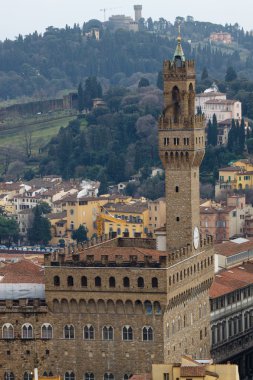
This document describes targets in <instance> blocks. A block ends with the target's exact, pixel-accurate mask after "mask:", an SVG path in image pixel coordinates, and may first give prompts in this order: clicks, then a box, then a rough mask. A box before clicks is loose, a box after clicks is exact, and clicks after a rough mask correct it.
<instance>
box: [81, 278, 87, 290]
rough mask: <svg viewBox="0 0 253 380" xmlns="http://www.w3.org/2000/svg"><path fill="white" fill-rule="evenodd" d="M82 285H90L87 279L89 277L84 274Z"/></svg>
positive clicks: (84, 286)
mask: <svg viewBox="0 0 253 380" xmlns="http://www.w3.org/2000/svg"><path fill="white" fill-rule="evenodd" d="M81 286H82V287H83V288H86V287H87V286H88V280H87V277H86V276H82V277H81Z"/></svg>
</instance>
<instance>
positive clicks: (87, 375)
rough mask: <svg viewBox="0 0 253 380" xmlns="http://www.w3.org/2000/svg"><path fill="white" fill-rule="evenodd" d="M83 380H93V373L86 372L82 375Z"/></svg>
mask: <svg viewBox="0 0 253 380" xmlns="http://www.w3.org/2000/svg"><path fill="white" fill-rule="evenodd" d="M84 380H95V376H94V373H93V372H86V373H85V375H84Z"/></svg>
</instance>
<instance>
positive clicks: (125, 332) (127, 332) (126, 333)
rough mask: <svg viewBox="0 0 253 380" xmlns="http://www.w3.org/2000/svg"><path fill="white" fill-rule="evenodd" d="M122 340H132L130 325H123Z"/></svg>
mask: <svg viewBox="0 0 253 380" xmlns="http://www.w3.org/2000/svg"><path fill="white" fill-rule="evenodd" d="M122 339H123V340H133V329H132V327H131V326H124V327H123V329H122Z"/></svg>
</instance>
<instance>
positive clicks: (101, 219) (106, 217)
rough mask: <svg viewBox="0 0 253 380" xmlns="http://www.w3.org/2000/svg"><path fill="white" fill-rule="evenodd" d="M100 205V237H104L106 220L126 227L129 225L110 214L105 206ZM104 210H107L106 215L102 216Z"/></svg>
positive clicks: (98, 222)
mask: <svg viewBox="0 0 253 380" xmlns="http://www.w3.org/2000/svg"><path fill="white" fill-rule="evenodd" d="M98 205H99V207H100V213H99V214H98V216H97V233H98V236H102V235H103V233H104V221H105V220H109V221H110V222H113V223H117V224H123V225H126V224H127V223H129V222H128V221H127V220H122V219H119V218H115V216H113V215H112V214H110V213H109V211H108V210H106V209H105V208H104V207H103V206H101V205H100V204H99V203H98ZM102 209H104V210H105V212H106V214H102Z"/></svg>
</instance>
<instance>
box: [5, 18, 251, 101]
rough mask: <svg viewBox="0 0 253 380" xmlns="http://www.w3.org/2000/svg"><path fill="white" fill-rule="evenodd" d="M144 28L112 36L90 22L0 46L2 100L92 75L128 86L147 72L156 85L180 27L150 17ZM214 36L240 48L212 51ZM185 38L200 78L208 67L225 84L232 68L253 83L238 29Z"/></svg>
mask: <svg viewBox="0 0 253 380" xmlns="http://www.w3.org/2000/svg"><path fill="white" fill-rule="evenodd" d="M94 26H96V27H98V28H99V29H100V32H101V33H100V34H101V38H100V40H99V41H97V40H95V39H93V38H91V39H88V38H86V37H85V32H87V31H89V30H90V29H91V28H92V27H94ZM140 29H141V31H140V32H137V33H134V32H127V31H123V30H118V31H116V32H115V33H114V32H111V31H110V30H109V29H108V28H106V27H104V26H103V25H102V24H101V23H100V22H99V21H97V20H91V21H89V22H88V23H86V24H84V25H83V27H80V26H79V25H74V26H73V27H69V26H66V28H64V29H58V28H54V27H49V28H47V29H46V31H45V33H44V34H43V35H42V34H38V33H37V32H34V33H32V34H29V35H27V36H21V35H19V36H18V37H17V38H16V39H15V40H14V41H11V40H5V41H3V42H0V99H1V98H2V99H9V98H16V97H19V96H24V95H27V96H37V97H38V96H39V97H40V96H55V94H56V93H57V92H58V91H59V90H63V89H71V88H76V87H77V85H78V83H79V82H80V81H81V80H83V79H85V78H86V77H89V76H97V77H98V78H100V80H101V81H102V84H104V85H106V84H107V85H108V80H109V82H110V84H112V85H122V86H126V87H127V86H130V85H132V84H135V82H136V80H138V78H137V79H136V78H133V75H134V74H135V73H144V74H150V78H151V80H152V78H153V84H154V82H155V79H154V78H155V76H156V75H157V72H158V71H159V70H160V69H161V67H162V62H163V60H164V59H167V58H171V57H172V55H173V52H174V49H175V43H176V41H175V37H176V35H177V25H175V26H174V25H172V24H171V23H169V22H167V21H166V20H164V19H162V18H161V19H159V21H157V22H153V20H152V19H151V18H149V19H148V20H147V22H146V23H145V24H144V23H142V24H141V25H140ZM154 29H156V31H154ZM215 31H217V32H219V31H228V32H231V33H232V35H233V37H234V40H235V41H236V44H233V46H231V47H229V48H225V46H211V45H210V44H209V43H208V41H207V39H208V37H209V35H210V33H211V32H215ZM182 35H183V36H184V41H185V42H184V43H183V45H184V46H183V47H184V50H185V54H186V56H187V57H188V58H194V59H195V60H196V62H197V71H198V74H199V75H200V73H201V72H202V70H203V68H204V67H208V70H209V73H210V74H211V75H212V76H214V77H216V79H221V78H222V77H224V75H225V71H226V68H227V66H228V65H231V64H232V65H233V66H234V68H235V69H236V70H237V72H239V74H240V75H244V76H246V77H248V78H250V77H252V78H253V69H252V62H253V59H252V54H253V37H252V36H250V35H249V34H247V33H246V34H245V33H244V31H243V30H241V29H239V27H238V26H237V25H235V26H229V25H227V26H225V27H224V26H222V25H216V24H211V23H204V22H184V23H182ZM187 40H191V45H190V44H189V43H188V42H187ZM151 74H153V77H152V75H151ZM106 80H107V81H106Z"/></svg>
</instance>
